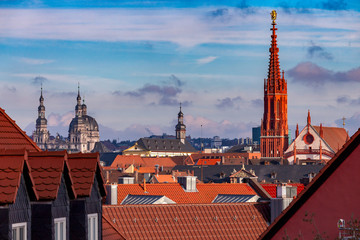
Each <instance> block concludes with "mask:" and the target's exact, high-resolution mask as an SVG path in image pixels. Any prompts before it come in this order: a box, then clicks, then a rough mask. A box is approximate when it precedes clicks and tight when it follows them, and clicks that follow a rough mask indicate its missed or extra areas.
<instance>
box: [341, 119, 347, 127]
mask: <svg viewBox="0 0 360 240" xmlns="http://www.w3.org/2000/svg"><path fill="white" fill-rule="evenodd" d="M342 120H343V128H345V120H346V118H345V117H343V118H342Z"/></svg>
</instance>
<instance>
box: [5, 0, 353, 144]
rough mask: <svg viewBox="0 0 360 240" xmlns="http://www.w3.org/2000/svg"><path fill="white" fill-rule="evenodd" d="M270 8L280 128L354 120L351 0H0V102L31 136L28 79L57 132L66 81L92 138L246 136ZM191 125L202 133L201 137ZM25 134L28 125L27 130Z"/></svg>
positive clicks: (258, 107) (68, 114)
mask: <svg viewBox="0 0 360 240" xmlns="http://www.w3.org/2000/svg"><path fill="white" fill-rule="evenodd" d="M272 9H275V10H276V11H277V12H278V19H277V28H278V31H277V35H278V37H277V40H278V47H279V49H280V52H279V58H280V67H281V70H284V71H285V78H286V79H287V80H288V120H289V128H290V129H289V133H290V134H291V136H293V135H294V130H295V127H294V126H295V125H296V124H297V123H298V124H299V126H304V125H305V124H306V117H307V111H308V109H310V111H311V117H312V122H313V124H315V125H318V124H320V123H323V125H325V126H338V127H341V126H342V120H341V119H342V117H345V118H347V120H346V126H345V127H346V128H347V130H349V134H350V135H352V134H353V133H354V132H355V130H357V129H358V127H359V124H358V123H359V121H360V109H359V108H360V94H358V89H359V84H360V64H359V61H358V60H359V53H360V25H359V22H360V13H359V12H360V4H359V3H357V2H356V1H315V2H310V1H305V2H304V1H303V2H301V3H300V2H299V3H294V4H293V5H291V4H290V3H285V2H277V1H264V2H263V3H262V5H259V2H257V1H237V2H234V1H225V2H221V5H219V3H217V2H216V1H214V2H209V1H206V2H205V1H191V2H190V1H171V2H166V1H156V2H155V1H147V2H144V1H131V2H126V3H118V2H115V1H114V2H113V1H105V2H104V1H89V2H74V1H66V2H62V3H56V2H52V1H33V2H32V4H29V3H28V2H26V3H24V2H17V1H15V2H13V1H3V2H1V3H0V12H1V14H0V21H1V22H2V24H1V26H0V44H1V49H2V51H1V53H0V61H1V62H2V64H1V65H0V76H1V80H2V87H1V89H0V93H1V94H0V100H1V103H2V105H1V107H2V108H4V109H5V110H6V112H7V113H8V114H9V115H10V116H11V117H13V118H14V119H17V123H18V124H19V125H20V127H22V128H23V129H25V130H26V131H27V133H28V134H30V135H31V133H32V131H33V130H34V129H35V120H36V116H37V107H38V104H39V101H38V99H39V97H40V84H41V83H42V84H43V88H44V98H45V101H44V105H45V107H46V117H47V119H48V128H49V130H50V133H51V134H52V135H55V134H56V132H59V133H60V134H62V135H64V136H67V131H68V126H69V122H70V121H71V119H72V118H73V117H74V107H75V105H76V94H77V85H78V83H80V91H81V95H82V97H85V103H86V104H87V106H88V112H89V115H91V116H93V117H94V118H95V119H96V120H97V122H98V123H99V124H100V139H118V138H119V139H120V140H127V139H130V140H135V139H137V138H139V137H144V136H148V135H150V134H162V133H168V134H175V125H176V122H177V113H178V111H179V103H180V102H182V106H183V112H184V116H185V120H184V123H185V125H186V126H187V132H186V133H187V135H191V136H192V137H200V136H203V137H212V136H215V135H218V136H220V137H223V138H226V137H228V138H239V137H247V136H251V128H252V127H256V126H259V125H260V121H261V118H262V114H263V111H264V109H263V82H264V78H266V77H267V70H268V60H269V47H270V41H271V31H270V28H271V18H270V11H271V10H272ZM201 125H202V126H203V127H202V133H201ZM29 131H30V132H29Z"/></svg>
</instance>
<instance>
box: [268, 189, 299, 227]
mask: <svg viewBox="0 0 360 240" xmlns="http://www.w3.org/2000/svg"><path fill="white" fill-rule="evenodd" d="M296 195H297V187H293V186H287V185H286V184H281V185H278V186H277V187H276V198H272V199H271V200H270V209H271V222H273V221H274V220H275V218H277V216H279V215H280V213H281V212H282V211H283V210H284V209H285V208H287V207H288V206H289V205H290V203H291V202H292V200H293V199H294V198H295V197H296Z"/></svg>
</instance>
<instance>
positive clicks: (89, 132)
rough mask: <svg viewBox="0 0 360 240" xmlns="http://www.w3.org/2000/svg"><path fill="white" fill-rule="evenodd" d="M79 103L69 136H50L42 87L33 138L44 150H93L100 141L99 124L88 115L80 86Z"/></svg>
mask: <svg viewBox="0 0 360 240" xmlns="http://www.w3.org/2000/svg"><path fill="white" fill-rule="evenodd" d="M76 100H77V104H76V106H75V117H74V118H73V119H72V121H71V123H70V125H69V136H68V138H62V137H61V136H59V135H58V134H57V136H56V137H54V136H50V133H49V131H48V130H47V119H46V118H45V106H44V97H43V92H42V88H41V95H40V99H39V101H40V105H39V107H38V118H37V120H36V127H35V131H34V132H33V135H32V139H33V140H34V142H35V143H36V144H37V145H38V146H39V147H40V148H41V149H42V150H50V151H59V150H68V151H69V152H83V153H87V152H91V151H92V150H93V149H94V147H95V144H96V143H97V142H99V141H100V137H99V126H98V124H97V122H96V120H95V119H94V118H93V117H91V116H89V115H87V106H86V105H85V103H84V101H83V103H82V104H81V96H80V88H78V95H77V98H76Z"/></svg>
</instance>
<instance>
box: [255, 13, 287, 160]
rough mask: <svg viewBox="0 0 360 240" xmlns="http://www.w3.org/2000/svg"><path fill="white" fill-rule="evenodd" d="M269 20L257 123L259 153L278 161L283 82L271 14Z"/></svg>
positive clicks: (283, 142) (283, 124) (283, 133)
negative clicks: (267, 57)
mask: <svg viewBox="0 0 360 240" xmlns="http://www.w3.org/2000/svg"><path fill="white" fill-rule="evenodd" d="M271 17H272V28H271V31H272V35H271V46H270V49H269V52H270V62H269V70H268V76H267V79H264V116H263V119H262V121H261V137H260V138H261V139H260V151H261V157H262V158H263V159H268V160H280V159H282V158H283V155H284V151H285V150H286V149H287V147H288V144H289V141H288V138H289V137H288V119H287V81H286V80H285V78H284V71H282V74H281V73H280V64H279V48H278V47H277V42H276V37H277V35H276V30H277V28H276V27H275V26H276V23H275V20H276V12H275V10H273V11H272V12H271Z"/></svg>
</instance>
